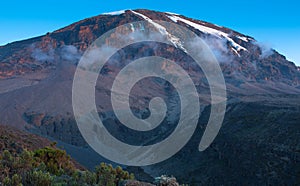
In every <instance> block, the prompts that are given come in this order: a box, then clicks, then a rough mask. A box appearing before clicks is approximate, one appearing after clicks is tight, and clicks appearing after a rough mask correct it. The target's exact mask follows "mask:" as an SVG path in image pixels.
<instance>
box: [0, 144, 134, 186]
mask: <svg viewBox="0 0 300 186" xmlns="http://www.w3.org/2000/svg"><path fill="white" fill-rule="evenodd" d="M131 179H134V176H133V174H129V173H128V172H127V171H124V170H123V169H122V168H121V167H116V168H113V167H112V166H111V165H108V164H105V163H101V164H100V165H99V166H97V167H96V168H95V170H94V171H93V172H92V171H88V170H80V169H78V168H76V166H75V165H74V163H73V161H71V158H70V156H69V155H67V154H66V152H65V151H64V150H60V149H58V148H56V147H55V146H54V145H52V146H46V147H44V148H40V149H37V150H33V151H31V150H26V149H24V150H23V151H22V152H20V153H15V152H10V151H8V150H4V151H3V152H2V153H1V155H0V185H6V186H18V185H30V186H40V185H43V186H48V185H49V186H50V185H101V186H103V185H107V186H114V185H118V184H119V183H120V182H121V181H123V180H131ZM1 182H2V184H1Z"/></svg>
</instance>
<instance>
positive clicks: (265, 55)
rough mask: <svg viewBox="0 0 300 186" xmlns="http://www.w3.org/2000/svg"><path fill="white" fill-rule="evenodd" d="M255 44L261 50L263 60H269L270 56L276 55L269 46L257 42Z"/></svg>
mask: <svg viewBox="0 0 300 186" xmlns="http://www.w3.org/2000/svg"><path fill="white" fill-rule="evenodd" d="M254 44H256V45H257V46H258V47H259V48H260V51H261V54H260V56H259V57H260V58H261V59H264V58H268V57H269V56H271V55H273V54H274V50H273V49H272V47H271V46H270V45H269V44H267V43H262V42H255V43H254Z"/></svg>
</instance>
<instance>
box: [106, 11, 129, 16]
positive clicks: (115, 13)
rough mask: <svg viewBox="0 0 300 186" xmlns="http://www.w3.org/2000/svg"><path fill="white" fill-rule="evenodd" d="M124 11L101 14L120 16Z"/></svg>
mask: <svg viewBox="0 0 300 186" xmlns="http://www.w3.org/2000/svg"><path fill="white" fill-rule="evenodd" d="M125 11H126V10H119V11H115V12H107V13H102V15H120V14H124V13H125Z"/></svg>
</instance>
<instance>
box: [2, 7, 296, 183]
mask: <svg viewBox="0 0 300 186" xmlns="http://www.w3.org/2000/svg"><path fill="white" fill-rule="evenodd" d="M155 20H160V21H168V22H172V23H174V24H178V25H181V26H183V27H185V28H187V29H189V30H191V31H193V32H194V33H196V34H197V35H198V36H200V37H201V38H202V39H203V40H204V41H205V42H206V43H207V45H208V46H209V47H210V49H211V50H212V52H213V53H214V54H215V56H216V58H217V60H218V61H219V63H220V66H221V69H222V72H223V75H224V78H225V82H226V91H227V99H228V100H227V109H226V114H225V119H224V122H223V125H222V128H221V130H220V133H219V134H218V136H217V138H216V139H215V141H214V142H213V144H212V145H211V146H210V147H208V148H207V149H206V150H205V151H204V152H199V151H198V149H197V147H198V143H199V141H200V139H201V136H202V133H203V131H204V129H205V126H206V123H207V120H208V117H209V115H210V107H211V105H210V103H209V97H210V92H209V88H208V85H207V80H206V79H205V76H204V74H203V72H201V69H199V68H197V67H195V66H193V65H189V64H192V63H193V62H192V60H191V59H190V58H189V57H187V56H186V55H185V53H184V52H183V51H182V50H180V45H178V43H174V42H173V44H174V46H172V45H168V46H165V45H163V46H161V45H159V46H156V49H157V50H153V48H151V47H149V45H147V43H146V44H143V43H142V44H137V45H134V46H132V48H130V49H124V52H123V53H122V52H120V53H119V54H118V55H119V56H117V57H118V60H114V59H112V61H114V62H113V63H111V64H110V65H108V66H107V69H106V71H107V73H106V74H105V75H103V78H105V81H97V87H96V92H95V94H96V98H97V99H96V102H97V109H98V111H99V115H100V116H101V117H102V119H103V120H104V121H103V122H104V123H105V125H106V127H107V128H108V130H109V131H110V133H112V134H113V135H114V136H117V137H118V139H120V140H124V141H128V142H129V143H131V144H149V143H154V142H155V141H156V140H158V139H163V138H165V137H167V136H168V135H169V134H170V132H172V130H170V129H172V128H174V125H176V119H174V120H173V121H172V120H171V121H170V120H169V121H166V122H165V123H163V124H162V125H163V127H160V128H158V130H154V131H152V133H151V132H150V133H143V134H139V135H138V134H137V132H135V131H132V130H130V129H128V128H126V127H124V126H122V125H121V124H120V122H118V121H117V120H116V117H115V116H114V114H113V112H112V107H111V104H110V99H109V98H110V97H109V96H110V88H111V83H112V81H113V77H114V76H115V75H116V74H117V73H118V72H119V71H120V68H121V67H122V66H124V64H126V63H127V61H128V60H133V59H136V58H139V57H141V56H150V55H159V56H164V57H166V58H168V59H173V60H179V64H181V65H182V66H184V67H183V68H184V70H185V71H187V72H188V74H189V75H190V76H191V77H193V78H192V79H193V81H196V82H197V84H196V85H197V86H196V88H197V90H201V94H200V95H199V97H200V102H201V106H202V108H203V109H202V110H201V117H200V119H199V123H198V126H197V129H196V132H195V133H194V135H193V136H192V138H191V140H190V141H189V142H188V144H187V145H186V146H185V147H184V148H183V149H182V150H180V151H179V152H178V153H177V154H176V155H175V156H173V157H172V158H170V159H168V160H166V161H164V162H161V163H159V164H155V165H152V166H146V167H142V169H143V170H144V171H145V172H146V173H147V174H148V175H150V176H152V177H155V176H159V175H162V174H169V175H174V176H175V177H176V178H178V179H179V181H180V182H182V183H190V184H194V185H201V184H205V185H207V184H212V185H216V184H217V185H220V184H223V185H232V184H233V185H237V184H243V185H245V184H247V185H248V184H249V185H254V184H256V185H257V184H259V185H260V184H263V185H265V184H271V185H273V184H275V185H278V184H279V185H281V184H287V185H294V184H296V183H299V177H300V175H299V174H300V154H299V152H300V146H299V144H300V138H299V134H300V123H299V121H300V120H299V119H300V99H299V98H300V94H299V93H300V88H299V87H300V70H299V69H300V68H299V67H297V66H296V65H295V64H294V63H293V62H290V61H288V60H287V59H286V58H285V57H284V56H283V55H281V54H279V53H278V52H277V51H276V50H274V49H270V48H267V47H265V46H264V45H263V44H261V43H259V42H258V41H256V40H255V39H254V38H252V37H250V36H247V35H244V34H241V33H239V32H236V31H234V30H231V29H229V28H225V27H221V26H218V25H214V24H211V23H208V22H205V21H199V20H195V19H191V18H187V17H185V16H183V15H178V14H174V13H165V12H156V11H150V10H126V11H120V12H118V13H108V14H101V15H99V16H95V17H92V18H88V19H84V20H81V21H79V22H76V23H74V24H71V25H69V26H67V27H64V28H62V29H59V30H56V31H54V32H51V33H47V34H46V35H43V36H40V37H36V38H32V39H27V40H23V41H17V42H13V43H9V44H7V45H5V46H1V47H0V105H1V112H0V118H1V120H0V122H1V124H6V125H9V124H12V125H14V127H18V128H20V129H23V130H27V131H30V132H32V133H37V134H40V135H42V136H45V137H48V138H50V139H52V140H56V141H58V144H59V145H62V146H64V148H65V149H66V150H67V151H68V153H70V154H71V155H72V157H73V158H74V159H76V160H77V161H78V162H80V163H81V164H83V165H84V166H86V167H90V168H91V167H94V166H95V165H97V164H98V163H99V162H101V161H105V159H104V158H102V157H100V156H99V155H98V154H96V153H95V152H94V151H93V150H92V149H91V148H90V147H89V146H88V145H87V144H86V142H85V140H84V139H83V138H82V136H81V134H80V132H79V130H78V127H77V125H76V122H75V119H74V116H73V109H72V83H73V77H74V72H75V69H76V66H77V64H78V61H79V59H80V58H81V56H82V55H83V53H84V52H85V51H86V50H87V48H88V47H89V46H90V45H91V44H92V43H93V41H94V40H96V39H97V38H98V37H100V36H101V35H103V34H104V33H106V32H107V31H109V30H111V29H113V28H115V27H117V26H120V25H123V24H126V23H132V22H135V21H147V22H148V23H150V24H149V25H152V26H151V28H147V27H146V28H144V27H145V25H140V24H136V25H132V28H131V29H129V30H121V32H122V33H125V34H128V33H133V32H135V31H136V30H139V31H142V30H147V29H156V30H158V31H162V32H161V33H162V34H166V33H167V31H165V29H164V26H163V25H160V24H158V23H157V21H156V22H155ZM166 35H167V34H166ZM166 35H165V37H168V36H169V35H167V36H166ZM183 35H184V34H183ZM111 38H113V36H111ZM169 39H170V38H169ZM172 41H173V40H172V38H171V39H170V42H171V43H172ZM124 53H125V54H124ZM186 64H188V65H186ZM107 74H109V75H107ZM145 84H146V85H148V87H150V89H148V90H145V88H143V87H144V85H145ZM174 92H175V91H174V87H172V86H170V85H169V84H168V83H166V82H159V81H157V80H156V79H146V80H144V81H143V82H138V83H137V85H136V86H135V87H134V90H133V91H132V94H131V97H132V100H131V101H132V102H131V103H132V108H133V109H134V110H135V112H136V113H135V114H137V115H138V114H140V115H149V112H148V110H147V109H145V108H147V104H148V103H149V98H151V97H155V96H159V97H163V98H165V99H167V98H168V97H170V99H169V105H168V106H169V108H171V110H176V107H177V102H178V95H177V94H176V93H174ZM157 132H161V133H162V134H161V133H159V135H158V134H157ZM86 154H89V158H85V156H86ZM128 169H136V168H134V167H128ZM138 170H139V169H138ZM144 178H145V179H150V178H149V176H144ZM297 178H298V180H297ZM141 180H143V179H141ZM146 181H148V180H146ZM297 181H298V182H297Z"/></svg>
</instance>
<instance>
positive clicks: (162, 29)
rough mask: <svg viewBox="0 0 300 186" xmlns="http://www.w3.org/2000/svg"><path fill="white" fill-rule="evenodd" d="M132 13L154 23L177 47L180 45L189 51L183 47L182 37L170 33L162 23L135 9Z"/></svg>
mask: <svg viewBox="0 0 300 186" xmlns="http://www.w3.org/2000/svg"><path fill="white" fill-rule="evenodd" d="M131 12H132V13H134V14H136V15H138V16H140V17H142V18H143V19H145V20H146V21H148V22H149V23H150V24H152V25H153V26H154V27H155V28H156V29H157V30H158V31H159V32H160V33H161V34H162V35H164V36H166V37H167V38H168V40H169V41H170V42H171V43H172V44H173V45H174V46H175V47H179V48H181V49H182V50H183V51H184V52H185V53H187V51H186V49H185V48H184V47H183V44H182V43H181V41H180V39H179V38H177V37H175V36H174V35H172V34H170V33H169V32H168V31H167V29H166V28H165V27H163V26H161V25H160V24H158V23H156V22H154V21H153V20H151V19H150V18H149V17H147V16H145V15H143V14H141V13H138V12H135V11H133V10H131Z"/></svg>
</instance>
